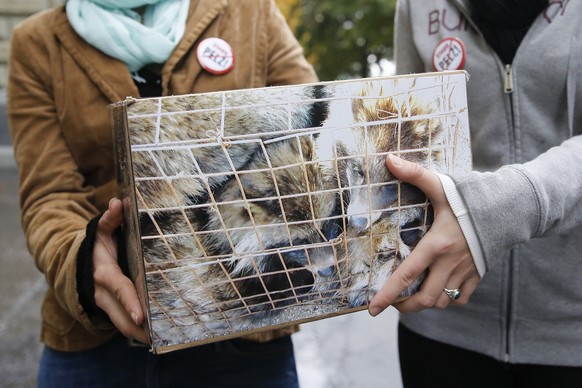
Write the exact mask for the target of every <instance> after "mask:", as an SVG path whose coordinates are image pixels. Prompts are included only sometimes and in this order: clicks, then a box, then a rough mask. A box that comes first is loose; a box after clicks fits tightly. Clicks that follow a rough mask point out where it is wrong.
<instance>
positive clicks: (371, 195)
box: [324, 82, 443, 307]
mask: <svg viewBox="0 0 582 388" xmlns="http://www.w3.org/2000/svg"><path fill="white" fill-rule="evenodd" d="M339 87H340V88H341V87H343V85H340V86H339ZM385 88H386V85H378V84H376V83H374V82H365V83H364V85H363V87H362V88H361V90H360V91H359V93H358V94H356V95H355V96H354V97H352V98H351V99H350V100H349V102H348V104H349V105H348V106H345V104H346V101H345V100H336V102H332V103H331V104H330V107H329V109H330V112H329V118H328V121H329V122H328V123H326V124H324V125H329V126H330V127H332V128H338V129H337V130H335V131H333V132H330V136H328V137H327V141H328V142H330V143H331V144H332V146H331V149H332V152H333V158H334V159H335V160H336V167H337V171H338V174H339V177H340V181H341V185H342V187H344V188H347V189H348V190H347V192H346V200H345V202H346V203H347V208H346V210H345V213H346V217H347V228H346V236H347V240H348V243H347V248H346V249H345V250H344V251H343V252H342V255H341V257H340V260H339V262H340V263H341V264H340V267H339V268H340V269H341V272H342V273H344V272H347V273H348V274H349V276H350V278H349V281H348V285H347V287H342V288H340V289H339V290H338V293H339V294H342V295H345V296H346V298H347V304H348V306H349V307H358V306H363V305H366V304H367V303H368V302H369V301H370V300H371V299H372V297H373V296H374V295H375V294H376V293H377V292H378V291H379V290H380V289H381V288H382V287H383V285H384V284H385V282H386V280H387V279H388V278H389V277H390V275H391V274H392V273H393V272H394V271H395V270H396V268H398V266H399V265H400V263H401V262H402V261H403V260H404V259H405V258H406V257H407V256H408V255H409V254H410V252H411V250H412V249H413V248H414V247H415V246H416V244H417V242H418V241H419V240H420V239H421V238H422V236H423V235H424V233H426V231H427V229H428V227H429V226H430V224H431V223H432V207H431V206H430V203H428V202H427V199H426V197H425V195H424V193H423V192H422V191H420V190H419V189H417V188H416V187H414V186H412V185H409V184H406V183H400V182H397V181H396V179H395V178H394V176H393V175H392V174H391V173H390V171H389V170H388V168H387V167H386V161H385V159H386V156H387V155H388V154H389V153H396V154H397V155H398V156H400V157H402V158H404V159H407V160H409V161H413V162H416V163H419V164H422V165H423V166H425V167H427V168H428V167H430V165H431V164H432V163H434V162H436V161H438V160H440V159H441V157H442V152H441V150H440V149H439V148H438V144H439V143H440V142H441V141H442V135H443V126H442V123H441V121H440V119H439V118H438V117H435V115H434V113H435V112H437V111H438V108H437V106H436V102H435V101H419V100H418V98H414V97H412V96H407V95H401V96H393V95H390V94H385V93H386V90H385ZM343 93H345V92H343ZM343 93H339V94H343ZM346 110H349V111H351V113H352V121H351V122H350V123H349V125H346V123H345V122H343V121H342V120H341V118H340V117H341V115H340V114H339V113H338V114H334V112H335V111H337V112H342V111H346ZM328 149H329V147H328ZM425 275H426V274H423V275H421V276H420V277H419V278H417V279H416V280H415V281H414V282H413V284H411V285H410V286H409V287H408V288H407V289H405V290H404V291H403V292H402V294H401V298H405V297H408V296H410V295H412V294H414V293H415V292H417V291H418V290H419V288H420V285H421V284H422V281H423V280H424V277H425Z"/></svg>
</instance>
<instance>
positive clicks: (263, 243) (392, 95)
mask: <svg viewBox="0 0 582 388" xmlns="http://www.w3.org/2000/svg"><path fill="white" fill-rule="evenodd" d="M466 77H467V76H466V74H465V73H464V72H450V73H432V74H423V75H415V76H412V75H411V76H403V77H386V78H371V79H360V80H350V81H337V82H327V83H326V82H322V83H317V84H310V85H300V86H289V87H272V88H260V89H249V90H239V91H228V92H215V93H207V94H197V95H185V96H173V97H162V98H151V99H137V100H128V101H125V102H123V103H122V104H118V106H117V107H114V108H113V109H114V110H115V109H122V110H123V114H124V115H126V116H124V118H123V120H119V122H118V123H117V124H116V128H115V130H116V132H120V131H121V132H123V133H122V134H116V137H117V138H118V144H117V147H118V153H119V156H118V168H119V171H120V174H121V175H124V176H123V177H122V178H120V182H121V183H122V186H123V191H124V197H125V198H124V200H125V211H126V236H127V237H128V238H127V240H128V243H127V250H128V252H127V254H128V257H129V258H130V260H131V258H132V257H137V258H138V259H137V260H138V261H137V262H134V263H130V268H132V272H133V273H132V275H133V277H134V279H135V280H136V284H141V285H142V286H141V287H138V289H140V291H142V292H143V295H141V297H142V299H143V302H144V308H145V309H146V310H147V313H148V326H149V331H150V335H151V338H152V348H153V350H154V351H156V352H163V351H169V350H172V349H173V348H179V347H184V346H193V345H196V344H202V343H207V342H212V341H216V340H220V339H223V338H229V337H233V336H238V335H243V334H247V333H249V332H255V331H258V330H261V329H267V328H273V327H280V326H284V325H287V324H292V323H298V322H306V321H311V320H317V319H322V318H326V317H330V316H335V315H339V314H344V313H348V312H352V311H358V310H362V309H365V308H366V306H367V304H368V302H369V301H370V300H371V298H372V297H373V296H374V295H375V294H376V292H378V291H379V290H380V289H381V288H382V286H383V285H384V284H385V282H386V280H387V279H388V278H389V277H390V275H391V273H393V272H394V270H395V269H396V268H397V267H398V265H399V264H400V263H401V262H402V261H403V260H405V259H406V257H407V256H408V255H409V254H410V252H411V250H412V249H414V247H415V246H416V244H417V243H418V241H419V240H420V239H421V238H422V236H423V235H424V233H426V231H427V230H428V229H429V228H430V226H431V221H432V208H431V205H430V203H429V202H428V201H427V199H426V198H425V196H424V194H423V193H422V192H421V191H420V190H418V189H416V188H415V187H413V186H411V185H408V184H404V183H400V182H398V181H396V180H395V178H394V176H393V175H392V174H391V173H390V172H389V170H388V169H387V167H386V162H385V159H386V156H387V155H388V154H393V155H397V156H399V157H401V158H404V159H406V160H410V161H414V162H417V163H420V164H421V165H423V166H424V167H426V168H428V169H431V170H434V171H437V172H440V173H444V174H449V175H455V176H456V175H460V174H463V173H464V172H467V171H469V170H470V158H471V155H470V140H469V131H468V121H467V106H466V94H465V93H466V92H465V82H466ZM120 142H124V143H125V144H119V143H120ZM119 149H125V150H127V152H125V153H124V152H121V151H119ZM132 218H133V221H134V222H130V221H131V219H132ZM422 281H423V277H422V276H421V277H420V278H418V279H417V280H416V281H415V282H414V284H412V285H411V286H410V287H409V288H407V289H406V290H404V292H403V293H402V295H401V297H402V298H406V297H408V296H410V295H412V294H413V293H415V292H416V291H418V289H419V288H420V286H421V284H422Z"/></svg>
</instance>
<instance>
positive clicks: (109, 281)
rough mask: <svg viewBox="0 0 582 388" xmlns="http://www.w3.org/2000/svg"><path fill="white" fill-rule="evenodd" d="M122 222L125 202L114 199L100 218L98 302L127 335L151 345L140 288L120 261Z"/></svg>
mask: <svg viewBox="0 0 582 388" xmlns="http://www.w3.org/2000/svg"><path fill="white" fill-rule="evenodd" d="M122 221H123V206H122V203H121V201H120V200H119V199H116V198H113V199H112V200H111V201H109V209H108V210H107V211H106V212H105V213H104V214H103V216H102V217H101V219H100V220H99V223H98V225H97V236H96V239H95V245H94V248H93V279H94V282H95V303H96V304H97V306H99V308H101V309H102V310H103V311H105V313H106V314H107V315H108V316H109V318H110V319H111V322H113V324H114V325H115V327H116V328H117V329H118V330H119V331H120V332H121V333H122V334H123V335H124V336H126V337H128V338H132V339H135V340H137V341H139V342H142V343H144V344H147V343H149V337H148V335H147V334H146V332H145V330H144V329H143V327H142V326H141V325H142V323H143V321H144V313H143V311H142V309H141V304H140V302H139V299H138V296H137V291H136V289H135V287H134V285H133V283H132V281H131V280H130V279H129V278H128V277H127V276H125V275H124V274H123V272H122V271H121V267H120V266H119V263H118V261H117V241H116V238H115V231H116V230H117V228H119V226H120V225H121V223H122Z"/></svg>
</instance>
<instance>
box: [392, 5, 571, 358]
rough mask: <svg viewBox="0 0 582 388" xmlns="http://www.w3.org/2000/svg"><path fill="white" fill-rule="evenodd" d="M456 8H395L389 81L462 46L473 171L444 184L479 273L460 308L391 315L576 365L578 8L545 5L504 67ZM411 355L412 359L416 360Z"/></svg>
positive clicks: (445, 334)
mask: <svg viewBox="0 0 582 388" xmlns="http://www.w3.org/2000/svg"><path fill="white" fill-rule="evenodd" d="M469 15H470V12H469V11H468V8H467V3H466V2H465V1H463V0H399V1H398V6H397V16H396V39H395V41H396V48H395V49H396V54H395V55H396V62H397V72H398V73H399V74H406V73H417V72H426V71H434V69H433V51H434V49H435V47H436V46H437V45H438V44H439V42H441V41H442V40H443V39H445V38H450V37H456V38H458V39H460V40H461V41H462V42H463V43H464V46H465V49H466V52H465V57H466V58H465V64H464V69H465V70H466V71H467V72H468V73H469V75H470V79H469V82H468V104H469V123H470V127H471V145H472V152H473V168H474V170H475V171H474V172H472V173H470V174H468V175H466V176H463V177H460V178H454V180H455V184H456V187H457V190H458V191H459V193H460V195H461V197H462V198H463V200H464V202H465V204H466V206H467V208H468V210H469V213H470V218H471V221H472V223H473V226H474V228H475V231H476V233H477V235H478V238H479V243H480V247H481V249H482V252H483V256H484V258H485V264H486V268H487V272H486V274H485V275H484V277H483V280H482V282H481V283H480V284H479V286H478V287H477V290H476V291H475V293H474V294H473V296H472V297H471V301H470V302H469V304H468V305H466V306H463V307H456V308H455V307H453V308H451V307H449V308H448V309H446V310H425V311H422V312H419V313H414V314H403V315H401V318H400V319H401V322H402V323H403V324H404V325H405V326H406V327H408V328H409V329H411V330H413V331H414V332H416V333H419V334H422V335H424V336H426V337H429V338H432V339H434V340H438V341H441V342H445V343H448V344H451V345H455V346H459V347H462V348H465V349H468V350H473V351H477V352H479V353H482V354H485V355H489V356H492V357H494V358H496V359H498V360H502V361H506V362H510V363H529V364H545V365H563V366H578V367H580V366H582V136H581V133H582V1H578V0H564V1H551V2H549V5H548V8H547V9H546V10H545V11H544V12H542V14H541V15H539V16H538V18H537V19H536V20H535V21H534V23H533V25H532V27H531V28H530V30H529V31H528V33H527V35H526V36H525V38H524V39H523V41H522V42H521V45H520V46H519V48H518V50H517V53H516V55H515V58H514V60H513V63H512V64H509V66H506V65H507V64H504V63H502V62H501V61H500V59H499V58H498V57H497V55H496V54H495V53H494V51H493V50H492V49H491V48H490V47H489V46H488V45H487V43H486V42H485V39H484V38H483V36H482V35H481V33H480V32H479V31H478V30H477V29H476V27H475V25H474V24H473V22H472V21H471V20H470V18H469ZM419 351H421V350H419Z"/></svg>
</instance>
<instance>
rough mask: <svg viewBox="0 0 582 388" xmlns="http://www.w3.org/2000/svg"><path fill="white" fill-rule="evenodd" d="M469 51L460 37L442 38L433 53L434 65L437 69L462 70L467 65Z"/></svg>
mask: <svg viewBox="0 0 582 388" xmlns="http://www.w3.org/2000/svg"><path fill="white" fill-rule="evenodd" d="M466 59H467V51H466V50H465V44H464V43H463V41H462V40H461V39H459V38H455V37H449V38H445V39H443V40H441V41H440V42H439V44H437V46H436V47H435V49H434V51H433V53H432V67H433V68H434V69H435V71H445V70H461V69H463V67H464V66H465V60H466Z"/></svg>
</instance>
